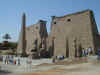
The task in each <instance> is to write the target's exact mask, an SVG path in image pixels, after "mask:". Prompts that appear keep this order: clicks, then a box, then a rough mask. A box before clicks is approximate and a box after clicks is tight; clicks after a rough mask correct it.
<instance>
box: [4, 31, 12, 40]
mask: <svg viewBox="0 0 100 75" xmlns="http://www.w3.org/2000/svg"><path fill="white" fill-rule="evenodd" d="M3 39H5V40H6V41H8V39H11V37H10V35H9V34H8V33H6V34H5V35H4V36H3Z"/></svg>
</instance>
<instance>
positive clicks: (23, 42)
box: [21, 13, 26, 57]
mask: <svg viewBox="0 0 100 75" xmlns="http://www.w3.org/2000/svg"><path fill="white" fill-rule="evenodd" d="M21 42H22V43H21V44H22V56H23V57H24V56H26V16H25V13H23V15H22V37H21Z"/></svg>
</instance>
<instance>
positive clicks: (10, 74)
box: [0, 56, 100, 75]
mask: <svg viewBox="0 0 100 75" xmlns="http://www.w3.org/2000/svg"><path fill="white" fill-rule="evenodd" d="M26 60H27V58H23V59H21V64H20V65H18V64H16V65H15V64H5V63H4V62H0V67H1V68H0V75H89V74H91V75H100V62H99V61H97V56H88V57H82V58H75V59H70V58H69V59H64V60H57V61H56V62H55V63H52V59H34V60H32V63H27V62H26Z"/></svg>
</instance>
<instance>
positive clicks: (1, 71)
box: [0, 70, 11, 75]
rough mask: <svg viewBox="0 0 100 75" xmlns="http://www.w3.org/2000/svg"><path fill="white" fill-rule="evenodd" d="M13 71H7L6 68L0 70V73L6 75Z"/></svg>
mask: <svg viewBox="0 0 100 75" xmlns="http://www.w3.org/2000/svg"><path fill="white" fill-rule="evenodd" d="M9 73H11V72H8V71H5V70H0V75H6V74H9Z"/></svg>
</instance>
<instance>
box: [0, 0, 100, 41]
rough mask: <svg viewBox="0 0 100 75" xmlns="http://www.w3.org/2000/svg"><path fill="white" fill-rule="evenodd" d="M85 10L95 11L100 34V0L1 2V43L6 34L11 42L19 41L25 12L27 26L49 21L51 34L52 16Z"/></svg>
mask: <svg viewBox="0 0 100 75" xmlns="http://www.w3.org/2000/svg"><path fill="white" fill-rule="evenodd" d="M85 9H91V10H93V11H94V14H95V19H96V23H97V26H98V29H99V32H100V0H0V42H1V41H3V39H2V36H3V35H4V34H5V33H9V34H10V35H11V37H12V39H11V41H17V40H18V37H19V32H20V28H21V16H22V13H23V12H25V13H26V18H27V26H29V25H30V24H35V23H37V21H38V20H39V19H43V20H46V21H47V29H48V32H49V31H50V22H51V16H64V15H66V14H70V13H74V12H77V11H81V10H85Z"/></svg>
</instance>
